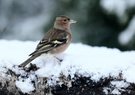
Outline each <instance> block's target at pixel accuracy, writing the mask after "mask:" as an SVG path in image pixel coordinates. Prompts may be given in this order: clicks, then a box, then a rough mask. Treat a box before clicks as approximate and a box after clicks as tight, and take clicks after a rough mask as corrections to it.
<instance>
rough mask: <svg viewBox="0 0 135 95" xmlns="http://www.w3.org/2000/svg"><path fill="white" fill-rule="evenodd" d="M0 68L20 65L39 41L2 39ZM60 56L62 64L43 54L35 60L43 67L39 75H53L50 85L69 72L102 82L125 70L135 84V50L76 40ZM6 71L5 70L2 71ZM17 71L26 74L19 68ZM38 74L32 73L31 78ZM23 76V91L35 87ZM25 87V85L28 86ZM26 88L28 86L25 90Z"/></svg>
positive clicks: (35, 62)
mask: <svg viewBox="0 0 135 95" xmlns="http://www.w3.org/2000/svg"><path fill="white" fill-rule="evenodd" d="M0 44H1V46H0V67H7V68H12V66H13V65H19V64H21V63H22V62H23V61H25V60H26V59H27V58H28V55H29V54H30V53H31V52H33V51H34V49H35V48H36V45H37V44H38V41H37V42H31V41H26V42H21V41H6V40H0ZM57 57H58V58H61V59H63V61H62V62H61V64H58V62H57V60H56V58H55V57H53V56H52V55H45V54H43V55H42V56H41V57H39V58H37V59H35V60H34V61H33V62H32V63H33V64H36V65H37V66H38V67H39V68H40V69H38V70H37V71H35V72H34V73H36V74H37V76H39V77H48V78H49V77H52V76H53V77H52V78H51V80H52V79H53V83H52V81H50V85H51V84H54V83H55V82H56V80H58V77H59V75H60V74H61V73H63V74H64V75H65V76H68V75H69V74H70V75H71V77H74V74H75V73H79V74H82V75H84V76H92V79H93V80H95V81H98V80H99V78H101V77H108V76H109V75H112V76H117V75H118V74H119V73H120V72H121V71H122V73H123V77H124V78H125V79H126V80H127V82H133V83H135V76H134V75H133V74H134V72H135V51H126V52H121V51H119V50H118V49H110V48H106V47H92V46H88V45H84V44H81V43H76V44H75V43H73V44H71V45H70V47H69V48H68V49H67V50H66V51H65V52H64V53H63V54H60V55H57ZM0 72H1V73H2V69H1V70H0ZM16 72H17V73H23V72H22V71H21V70H17V71H16ZM30 78H31V79H33V78H34V77H33V76H32V75H31V77H30ZM24 82H25V83H22V81H21V79H20V80H19V81H17V82H16V85H17V87H18V88H20V89H21V90H22V91H23V92H29V91H31V90H33V87H32V86H31V85H30V83H29V80H24ZM24 84H25V86H22V85H24ZM25 87H26V88H27V89H25Z"/></svg>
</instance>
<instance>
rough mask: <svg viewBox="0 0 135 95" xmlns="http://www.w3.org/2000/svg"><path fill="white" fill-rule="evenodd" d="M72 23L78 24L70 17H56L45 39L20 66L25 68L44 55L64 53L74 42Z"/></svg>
mask: <svg viewBox="0 0 135 95" xmlns="http://www.w3.org/2000/svg"><path fill="white" fill-rule="evenodd" d="M72 23H76V21H75V20H72V19H70V18H69V17H68V16H65V15H61V16H58V17H56V18H55V21H54V24H53V27H52V28H51V29H50V30H49V31H48V32H46V33H45V35H44V37H43V38H42V39H41V41H39V43H38V45H37V47H36V49H35V51H34V52H32V53H31V54H30V55H29V56H30V57H29V58H28V59H27V60H26V61H24V62H23V63H21V64H20V65H19V66H20V67H25V66H26V65H27V64H29V63H30V62H31V61H33V60H34V59H36V58H37V57H39V56H40V55H42V54H52V55H56V54H60V53H63V52H64V51H65V50H66V49H67V48H68V46H69V45H70V43H71V41H72V34H71V27H70V26H71V24H72ZM57 59H58V58H57Z"/></svg>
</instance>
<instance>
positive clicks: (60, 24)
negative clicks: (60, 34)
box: [54, 16, 76, 30]
mask: <svg viewBox="0 0 135 95" xmlns="http://www.w3.org/2000/svg"><path fill="white" fill-rule="evenodd" d="M72 23H76V21H74V20H71V19H70V18H69V17H67V16H58V17H56V19H55V22H54V28H56V29H61V30H68V29H70V25H71V24H72Z"/></svg>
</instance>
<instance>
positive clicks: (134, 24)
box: [119, 16, 135, 45]
mask: <svg viewBox="0 0 135 95" xmlns="http://www.w3.org/2000/svg"><path fill="white" fill-rule="evenodd" d="M134 35H135V16H134V17H133V18H132V20H131V21H130V23H129V25H128V27H127V28H126V29H125V30H124V31H122V32H121V34H120V35H119V42H120V43H121V44H122V45H127V44H128V43H129V42H130V41H131V40H132V38H133V36H134Z"/></svg>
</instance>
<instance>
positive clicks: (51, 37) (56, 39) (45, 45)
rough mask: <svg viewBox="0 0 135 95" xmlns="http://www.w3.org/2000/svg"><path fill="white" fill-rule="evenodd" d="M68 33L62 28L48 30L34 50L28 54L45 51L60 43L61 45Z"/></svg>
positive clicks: (65, 40) (66, 38)
mask: <svg viewBox="0 0 135 95" xmlns="http://www.w3.org/2000/svg"><path fill="white" fill-rule="evenodd" d="M67 36H68V33H67V32H65V31H62V30H57V29H53V30H50V31H49V32H48V33H47V34H46V35H45V36H44V38H43V39H42V40H41V41H40V42H39V44H38V45H37V48H36V50H35V51H34V52H33V53H31V54H30V55H35V54H42V53H46V52H48V51H50V50H52V49H54V48H56V47H58V46H60V45H63V44H65V43H66V42H67V40H68V37H67Z"/></svg>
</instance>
